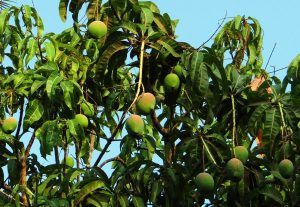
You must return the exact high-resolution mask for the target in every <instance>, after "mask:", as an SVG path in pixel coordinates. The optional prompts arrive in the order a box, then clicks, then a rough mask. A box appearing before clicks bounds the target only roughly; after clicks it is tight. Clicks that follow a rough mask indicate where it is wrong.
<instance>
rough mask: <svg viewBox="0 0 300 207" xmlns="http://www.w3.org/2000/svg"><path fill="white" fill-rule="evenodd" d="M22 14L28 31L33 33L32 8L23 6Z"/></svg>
mask: <svg viewBox="0 0 300 207" xmlns="http://www.w3.org/2000/svg"><path fill="white" fill-rule="evenodd" d="M21 9H22V14H23V16H22V17H23V21H24V23H25V25H26V29H27V31H31V29H32V22H31V7H30V6H28V5H24V6H22V8H21Z"/></svg>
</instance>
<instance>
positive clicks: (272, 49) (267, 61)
mask: <svg viewBox="0 0 300 207" xmlns="http://www.w3.org/2000/svg"><path fill="white" fill-rule="evenodd" d="M276 45H277V43H276V42H275V44H274V46H273V49H272V51H271V54H270V56H269V58H268V61H267V64H266V67H265V69H267V67H268V65H269V62H270V60H271V57H272V55H273V52H274V50H275V48H276Z"/></svg>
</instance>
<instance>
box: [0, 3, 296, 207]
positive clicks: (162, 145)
mask: <svg viewBox="0 0 300 207" xmlns="http://www.w3.org/2000/svg"><path fill="white" fill-rule="evenodd" d="M3 2H6V1H1V3H3ZM3 6H4V7H7V8H6V9H4V10H2V11H1V13H0V63H1V64H0V72H1V73H0V86H1V88H0V92H1V96H0V118H1V127H0V165H1V167H2V168H1V169H0V188H1V191H0V203H1V205H2V206H7V207H8V206H53V207H55V206H57V207H61V206H70V207H71V206H74V207H75V206H82V207H83V206H88V207H92V206H95V207H99V206H120V207H127V206H134V207H143V206H164V207H165V206H166V207H171V206H184V207H188V206H237V207H240V206H249V207H250V206H251V207H252V206H299V203H300V175H299V172H300V169H299V164H300V130H299V128H300V124H299V123H300V122H299V121H300V110H299V103H300V96H299V95H300V90H299V89H300V78H299V72H298V71H299V65H300V56H299V55H298V56H296V57H295V58H294V60H292V62H291V63H290V65H289V67H288V69H287V73H286V75H285V77H283V78H279V77H276V76H275V75H272V74H269V73H267V72H266V70H265V69H264V68H263V57H262V47H263V35H262V28H261V26H260V24H259V21H258V20H257V19H255V18H253V17H245V16H240V15H238V16H236V17H234V18H232V19H230V20H228V21H227V22H226V23H225V24H224V25H223V26H222V27H221V28H220V29H219V30H218V32H217V33H216V35H215V36H214V39H213V43H212V44H211V45H207V44H203V45H201V46H199V47H198V48H194V47H192V46H191V45H190V44H189V43H187V42H179V41H177V40H176V25H177V23H178V21H177V20H173V19H172V18H171V17H170V16H169V15H168V14H167V13H164V14H162V13H161V12H160V10H159V8H158V7H157V6H156V5H155V4H154V3H153V2H151V1H138V0H109V1H105V2H102V1H99V0H60V2H59V5H58V9H59V14H60V18H61V20H62V21H66V18H72V20H73V23H74V24H73V27H71V28H67V29H65V30H64V31H62V32H60V33H52V32H50V33H45V32H44V26H43V21H42V19H41V18H40V16H39V14H38V12H37V11H36V9H35V8H34V7H31V6H28V5H23V6H21V7H16V6H13V5H7V4H3ZM0 8H2V4H0ZM81 16H83V17H84V18H83V21H82V18H81ZM34 142H38V143H39V146H40V149H39V151H40V155H41V156H42V157H43V158H45V159H46V160H47V158H49V157H54V159H53V160H54V162H50V161H48V162H46V163H45V162H41V159H40V158H39V155H38V154H36V153H33V152H32V149H31V148H32V145H33V143H34ZM115 143H117V146H118V148H119V151H120V152H119V153H118V155H117V156H115V157H111V158H108V159H107V158H105V156H104V155H105V154H106V153H107V152H108V151H111V150H114V149H113V147H112V146H113V145H114V146H115ZM106 164H111V166H112V173H109V172H106V171H104V170H103V167H104V166H105V165H106Z"/></svg>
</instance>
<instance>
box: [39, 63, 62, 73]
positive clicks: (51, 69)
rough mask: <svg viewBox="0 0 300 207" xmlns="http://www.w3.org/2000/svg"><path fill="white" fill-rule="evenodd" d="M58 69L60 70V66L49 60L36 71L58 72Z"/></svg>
mask: <svg viewBox="0 0 300 207" xmlns="http://www.w3.org/2000/svg"><path fill="white" fill-rule="evenodd" d="M58 71H59V68H58V66H57V64H56V63H55V62H47V63H45V64H44V65H42V66H41V67H39V68H38V69H37V71H36V72H37V73H46V74H51V73H53V72H58ZM57 74H58V73H57Z"/></svg>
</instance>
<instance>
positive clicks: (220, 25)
mask: <svg viewBox="0 0 300 207" xmlns="http://www.w3.org/2000/svg"><path fill="white" fill-rule="evenodd" d="M226 18H227V11H226V13H225V16H224V18H223V19H222V22H221V24H219V26H218V27H217V29H216V30H215V32H214V33H213V34H212V35H211V36H210V37H209V38H208V39H207V40H206V41H205V42H203V43H202V44H201V45H200V46H199V47H198V48H197V50H200V48H202V47H203V46H204V45H205V44H206V43H208V42H209V41H210V40H211V39H212V38H213V37H214V36H215V34H216V33H217V32H218V31H219V29H220V28H221V27H222V25H223V23H224V21H225V19H226Z"/></svg>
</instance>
